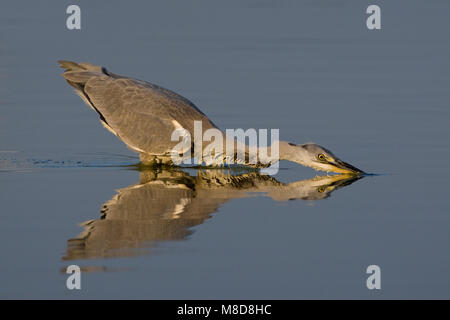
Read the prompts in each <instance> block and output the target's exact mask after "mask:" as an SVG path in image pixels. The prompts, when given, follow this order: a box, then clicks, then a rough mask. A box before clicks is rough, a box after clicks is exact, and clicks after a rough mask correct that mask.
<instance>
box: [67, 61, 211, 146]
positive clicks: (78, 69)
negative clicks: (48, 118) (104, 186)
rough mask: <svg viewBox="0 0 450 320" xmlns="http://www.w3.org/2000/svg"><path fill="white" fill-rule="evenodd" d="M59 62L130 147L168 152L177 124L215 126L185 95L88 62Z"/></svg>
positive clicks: (83, 95)
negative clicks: (197, 123)
mask: <svg viewBox="0 0 450 320" xmlns="http://www.w3.org/2000/svg"><path fill="white" fill-rule="evenodd" d="M66 63H68V64H63V63H61V64H62V66H63V67H65V68H66V69H67V71H66V72H65V73H64V74H63V76H64V77H65V78H66V79H67V81H68V82H69V84H71V85H72V86H73V87H75V89H76V91H77V93H78V94H79V95H80V96H81V97H82V98H83V99H84V100H85V102H87V103H88V104H89V105H90V106H91V107H92V108H93V109H95V110H96V111H97V112H98V113H99V114H100V119H101V121H102V123H103V124H104V125H105V127H106V128H107V129H109V130H110V131H112V132H113V133H114V134H116V135H117V136H118V137H119V138H120V139H122V140H123V141H124V142H125V143H126V144H127V145H128V146H129V147H130V148H132V149H134V150H136V151H139V152H143V153H150V154H163V153H166V152H168V151H170V150H171V149H172V148H173V146H175V145H176V144H177V143H178V141H171V135H172V132H173V131H174V130H175V129H178V128H180V127H182V128H184V129H186V130H188V131H189V133H190V134H191V136H193V134H194V121H201V122H202V127H203V130H206V129H209V128H216V126H215V125H214V124H213V123H212V122H211V121H210V120H209V119H208V118H207V117H206V115H205V114H203V113H202V112H201V111H200V110H199V109H198V108H197V107H196V106H195V105H194V104H193V103H192V102H190V101H189V100H187V99H186V98H184V97H182V96H180V95H178V94H176V93H174V92H172V91H170V90H167V89H164V88H161V87H159V86H157V85H154V84H151V83H149V82H145V81H141V80H137V79H132V78H127V77H122V76H119V75H116V74H113V73H110V72H108V71H107V70H106V69H104V68H101V67H98V66H92V65H90V64H75V63H73V62H66Z"/></svg>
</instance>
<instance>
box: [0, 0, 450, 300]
mask: <svg viewBox="0 0 450 320" xmlns="http://www.w3.org/2000/svg"><path fill="white" fill-rule="evenodd" d="M377 3H379V4H380V6H381V8H382V30H380V31H369V30H367V28H366V27H365V16H366V15H365V9H366V8H367V6H368V5H369V4H372V3H371V2H368V1H356V0H355V1H339V3H336V2H334V1H301V2H298V1H276V2H275V1H246V2H241V1H231V2H226V3H222V4H214V3H211V2H208V1H194V2H189V3H187V2H183V1H176V2H175V3H170V4H169V3H166V2H164V1H152V2H151V3H140V2H136V3H134V4H130V3H128V2H126V3H125V2H120V1H108V2H105V1H95V2H88V1H78V4H79V5H80V7H81V9H82V30H81V31H69V30H67V29H66V28H65V19H66V14H65V9H66V7H67V6H68V5H69V4H71V3H69V2H64V1H63V2H60V1H58V2H57V1H43V2H39V3H37V2H36V3H35V2H31V1H29V2H27V4H26V5H24V4H22V3H20V4H19V3H18V2H15V1H8V0H7V1H3V2H2V5H1V7H2V10H0V43H1V45H0V191H1V192H0V217H1V221H2V223H1V224H0V240H1V241H0V250H1V252H2V255H3V259H2V261H1V264H0V274H1V275H0V283H1V286H0V297H2V298H68V299H72V298H153V299H161V298H172V299H173V298H185V299H187V298H189V299H196V298H209V299H210V298H236V299H239V298H286V299H297V298H364V299H366V298H367V299H372V298H449V294H448V292H449V289H450V276H449V272H448V270H449V268H450V255H449V254H448V253H447V252H448V244H449V243H450V216H449V212H450V210H449V209H450V203H449V200H448V195H447V193H448V191H449V188H448V180H449V169H448V159H449V157H450V151H449V150H450V148H449V142H448V141H449V138H450V126H449V124H450V123H449V119H450V111H449V106H448V103H449V98H450V92H449V88H450V77H449V71H450V61H449V57H450V41H449V40H450V39H449V33H448V31H449V30H450V22H449V20H448V18H447V13H448V12H449V9H450V3H448V2H446V1H433V2H430V3H426V4H425V2H423V1H395V2H392V1H378V2H377ZM58 59H67V60H76V61H87V62H91V63H95V64H102V65H104V66H106V67H107V68H108V69H110V70H111V71H112V72H115V73H119V74H123V75H128V76H133V77H136V78H140V79H144V80H148V81H151V82H154V83H157V84H159V85H161V86H164V87H167V88H169V89H172V90H174V91H176V92H178V93H180V94H182V95H183V96H186V97H187V98H189V99H191V100H192V101H193V102H194V103H195V104H196V105H197V106H198V107H199V108H200V109H201V110H202V111H203V112H205V113H206V114H207V115H208V116H209V117H210V118H211V119H212V120H213V121H214V123H216V124H217V125H218V126H219V127H221V128H279V129H280V136H281V138H282V139H284V140H289V141H292V142H295V143H303V142H308V141H314V142H316V143H319V144H321V145H323V146H325V147H327V148H329V149H330V150H332V151H333V152H334V153H336V154H337V155H338V156H340V157H341V158H342V159H343V160H345V161H348V162H350V163H352V164H354V165H355V166H357V167H359V168H361V169H364V170H365V171H367V172H372V173H379V174H382V175H380V176H373V177H365V178H363V179H360V180H357V181H345V179H342V180H340V179H339V178H336V177H326V176H325V177H322V178H315V175H316V172H314V171H312V170H311V169H308V168H302V167H299V166H298V165H295V164H289V163H282V164H281V170H280V172H279V173H278V174H277V175H276V176H274V177H268V176H264V175H260V174H257V173H254V172H220V171H217V172H216V171H214V172H210V171H204V170H203V171H200V172H199V171H198V170H193V169H190V170H181V171H180V170H175V171H173V170H169V171H167V170H162V171H160V172H154V171H148V170H147V171H138V170H136V168H135V167H134V166H133V165H134V164H136V163H137V161H138V159H137V156H136V154H134V153H133V152H132V151H130V150H128V149H127V148H126V147H125V146H124V144H123V143H122V142H120V141H119V140H117V139H116V137H114V136H113V135H111V134H110V133H109V132H107V131H106V130H104V128H103V127H102V126H101V125H100V123H99V121H98V119H97V116H96V114H95V113H93V112H92V111H91V110H90V109H89V108H88V107H86V106H85V105H84V104H83V103H82V101H81V100H80V99H79V97H77V96H76V95H75V94H73V92H72V90H71V89H70V88H69V86H68V85H67V84H66V83H65V81H64V80H63V78H62V77H61V76H60V73H61V72H62V70H60V69H59V68H58V67H57V63H56V61H57V60H58ZM341 178H342V177H341ZM224 179H225V180H224ZM334 179H338V181H335V180H334ZM343 180H344V181H343ZM224 181H226V183H225V182H224ZM350 182H351V183H350ZM289 186H290V187H289ZM80 224H82V225H81V226H80ZM69 264H77V265H79V266H80V267H82V270H83V271H84V272H83V274H82V290H80V291H69V290H67V289H66V287H65V281H66V277H67V275H66V274H65V273H64V272H63V270H64V268H65V267H66V266H68V265H69ZM371 264H376V265H379V266H380V267H381V270H382V289H381V290H380V291H376V292H375V291H369V290H368V289H367V288H366V285H365V281H366V277H367V275H366V273H365V271H366V268H367V266H368V265H371Z"/></svg>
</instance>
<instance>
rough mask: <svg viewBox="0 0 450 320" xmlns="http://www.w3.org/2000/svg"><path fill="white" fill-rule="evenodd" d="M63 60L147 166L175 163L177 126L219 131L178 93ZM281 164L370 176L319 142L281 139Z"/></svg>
mask: <svg viewBox="0 0 450 320" xmlns="http://www.w3.org/2000/svg"><path fill="white" fill-rule="evenodd" d="M58 62H59V63H60V65H61V67H62V68H64V69H65V71H64V73H63V74H62V75H63V77H64V78H65V79H66V80H67V82H68V83H69V84H70V85H71V86H72V87H74V89H75V91H76V93H77V94H78V95H79V96H80V97H81V98H82V99H83V100H84V101H85V102H86V103H87V104H88V105H89V106H90V107H91V108H92V109H94V110H95V111H96V112H97V113H98V114H99V116H100V121H101V123H102V124H103V126H104V127H105V128H106V129H108V130H109V131H111V132H112V133H113V134H115V135H116V136H117V137H118V138H119V139H121V140H122V141H123V142H124V143H125V144H126V145H127V146H128V147H129V148H130V149H132V150H134V151H136V152H139V154H140V159H141V162H143V163H145V164H152V163H171V157H170V155H171V152H172V150H173V148H174V146H175V145H176V144H177V142H175V141H172V140H171V134H172V132H173V131H174V130H175V129H177V128H183V129H184V130H187V131H188V132H189V133H191V134H192V133H193V131H194V121H200V122H201V123H202V127H203V129H204V130H207V129H210V128H216V129H217V127H216V125H215V124H214V123H213V122H212V121H211V120H210V119H209V118H208V117H207V116H206V115H205V114H204V113H203V112H202V111H200V109H198V108H197V107H196V106H195V105H194V104H193V103H192V102H191V101H189V100H188V99H186V98H184V97H182V96H180V95H178V94H177V93H175V92H172V91H170V90H167V89H165V88H162V87H160V86H157V85H155V84H152V83H149V82H146V81H141V80H137V79H133V78H129V77H125V76H120V75H117V74H114V73H112V72H110V71H108V70H106V68H104V67H102V66H96V65H92V64H90V63H75V62H72V61H64V60H60V61H58ZM279 160H288V161H292V162H296V163H299V164H301V165H304V166H307V167H311V168H314V169H316V170H322V171H327V172H337V173H352V174H363V173H364V172H363V171H362V170H360V169H358V168H356V167H354V166H352V165H350V164H348V163H346V162H344V161H342V160H340V159H339V158H338V157H337V156H335V155H334V154H333V153H332V152H331V151H329V150H327V149H326V148H324V147H322V146H320V145H317V144H314V143H307V144H294V143H290V142H285V141H280V142H279ZM244 164H246V163H244Z"/></svg>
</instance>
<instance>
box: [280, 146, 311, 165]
mask: <svg viewBox="0 0 450 320" xmlns="http://www.w3.org/2000/svg"><path fill="white" fill-rule="evenodd" d="M306 153H307V152H306V150H305V149H303V148H302V147H300V146H298V145H295V144H292V143H290V142H287V141H280V142H279V158H280V160H287V161H292V162H296V163H299V164H301V165H305V163H306V162H307V161H306V160H307V154H306Z"/></svg>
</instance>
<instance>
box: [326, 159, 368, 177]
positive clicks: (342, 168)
mask: <svg viewBox="0 0 450 320" xmlns="http://www.w3.org/2000/svg"><path fill="white" fill-rule="evenodd" d="M329 164H330V165H332V166H333V167H334V169H335V171H336V172H339V173H351V174H364V173H365V172H364V171H362V170H361V169H358V168H356V167H354V166H352V165H351V164H349V163H347V162H344V161H342V160H339V159H335V161H333V162H329Z"/></svg>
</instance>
